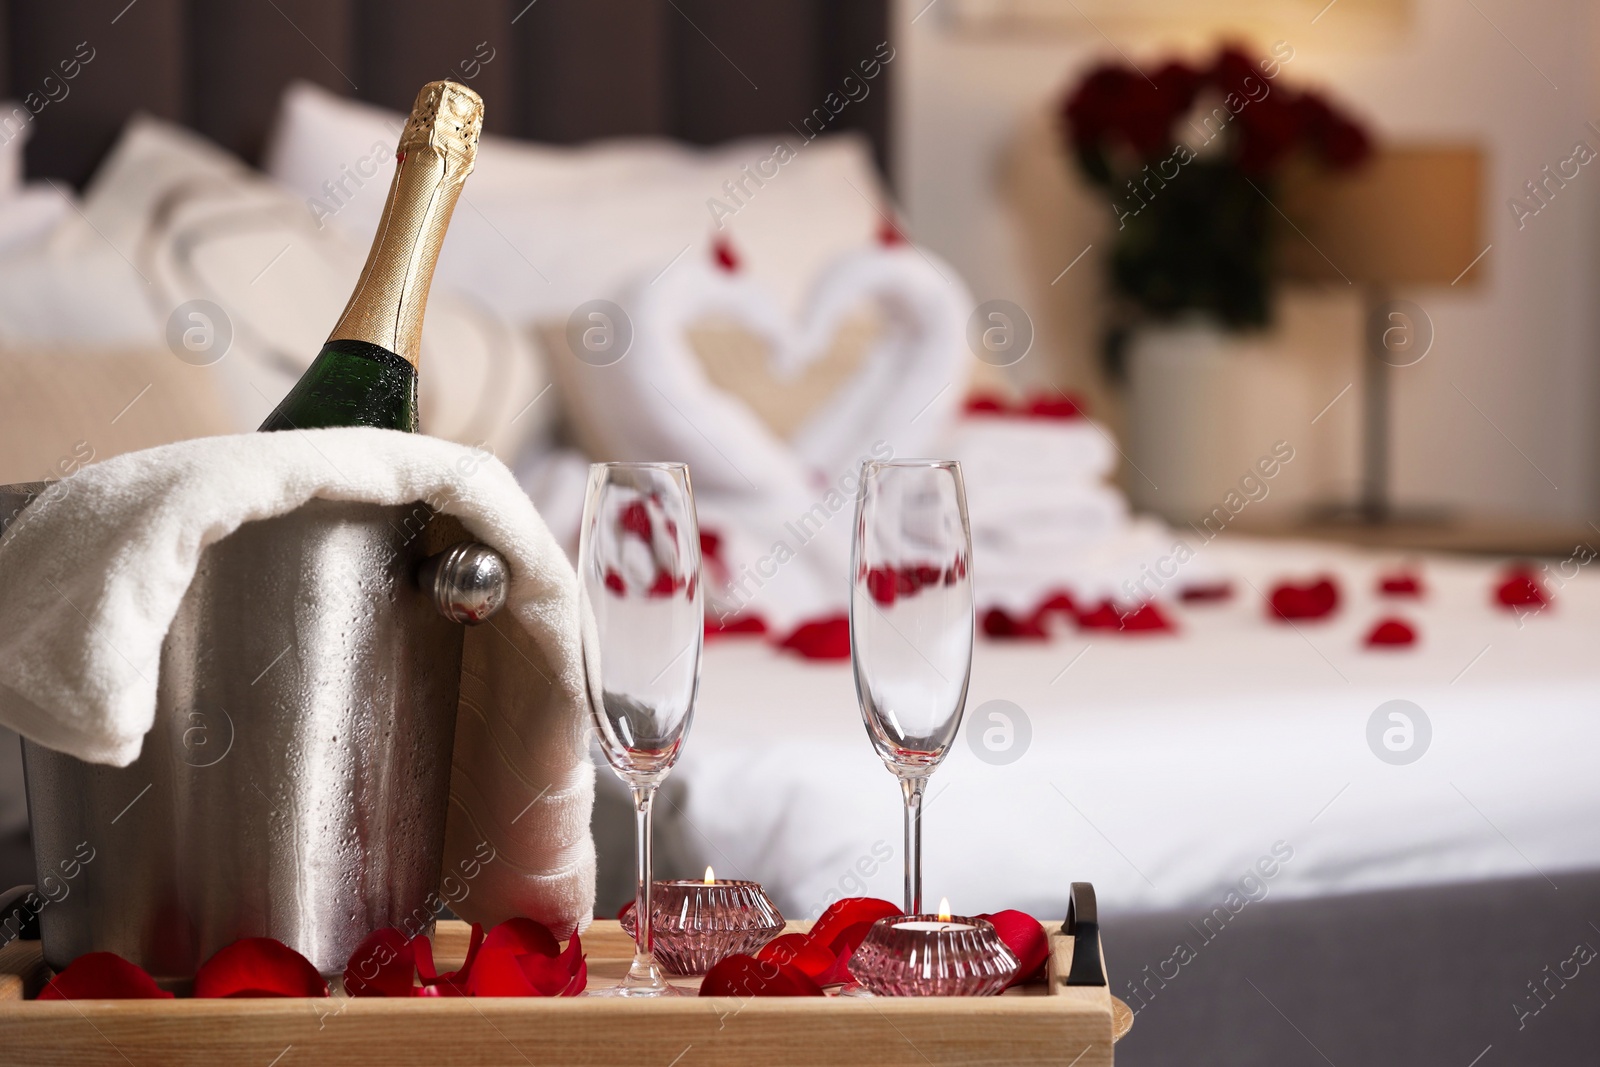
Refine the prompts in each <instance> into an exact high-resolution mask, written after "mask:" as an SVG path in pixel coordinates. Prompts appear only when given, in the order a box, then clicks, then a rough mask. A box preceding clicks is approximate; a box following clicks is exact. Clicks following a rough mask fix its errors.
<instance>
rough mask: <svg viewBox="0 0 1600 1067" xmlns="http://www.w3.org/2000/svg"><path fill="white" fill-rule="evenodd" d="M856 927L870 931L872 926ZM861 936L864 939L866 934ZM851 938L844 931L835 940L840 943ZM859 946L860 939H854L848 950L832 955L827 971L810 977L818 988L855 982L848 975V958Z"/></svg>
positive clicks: (850, 935) (860, 924)
mask: <svg viewBox="0 0 1600 1067" xmlns="http://www.w3.org/2000/svg"><path fill="white" fill-rule="evenodd" d="M856 926H863V927H866V928H868V929H871V927H872V924H871V923H857V924H856ZM855 928H856V927H855V926H852V927H851V928H850V929H851V930H854V929H855ZM861 936H862V937H865V936H866V934H865V933H863V934H862V935H861ZM853 937H854V935H853V934H851V933H850V932H849V931H846V932H845V933H843V934H840V935H839V937H838V938H837V939H836V940H838V941H840V942H848V941H850V940H851V939H852V938H853ZM860 944H861V941H860V939H859V938H856V939H855V944H853V945H850V946H849V947H848V948H844V949H840V950H839V951H838V952H836V953H834V956H833V962H832V963H831V964H829V965H828V967H827V969H826V970H824V971H822V972H821V973H820V974H814V975H812V977H813V978H815V979H816V982H817V984H818V985H820V986H830V985H845V984H846V983H849V982H853V981H855V976H854V975H853V974H851V973H850V957H851V956H854V955H855V954H856V949H857V948H858V947H859V946H860Z"/></svg>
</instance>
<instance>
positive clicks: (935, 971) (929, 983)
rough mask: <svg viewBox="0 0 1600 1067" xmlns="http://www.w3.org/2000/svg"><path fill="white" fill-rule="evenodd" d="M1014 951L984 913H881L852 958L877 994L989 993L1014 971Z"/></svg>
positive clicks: (945, 905) (946, 906)
mask: <svg viewBox="0 0 1600 1067" xmlns="http://www.w3.org/2000/svg"><path fill="white" fill-rule="evenodd" d="M1017 966H1018V963H1017V958H1016V956H1014V955H1012V953H1011V950H1010V949H1008V948H1006V946H1005V943H1004V942H1003V941H1001V940H1000V935H999V934H997V933H996V932H995V929H994V926H993V925H991V924H990V923H988V922H986V921H985V920H983V919H969V918H967V917H965V916H953V915H951V914H950V901H949V900H948V899H944V900H941V901H939V911H938V913H937V914H935V915H905V916H901V917H899V918H888V919H879V920H878V921H877V922H875V923H873V924H872V928H871V929H870V930H868V931H867V936H866V938H865V939H864V940H863V941H862V942H861V947H860V948H858V949H856V951H855V955H854V956H852V957H851V958H850V973H851V974H852V975H854V976H855V978H856V981H858V982H860V983H861V985H862V987H863V988H865V989H866V990H868V991H869V992H871V993H873V994H875V995H877V996H892V997H926V996H991V995H993V994H995V993H998V992H1000V991H1001V990H1003V989H1004V988H1005V987H1006V983H1007V982H1009V981H1010V979H1011V976H1012V975H1013V974H1015V973H1016V969H1017Z"/></svg>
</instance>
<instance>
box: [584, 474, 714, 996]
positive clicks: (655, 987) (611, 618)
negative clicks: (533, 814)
mask: <svg viewBox="0 0 1600 1067" xmlns="http://www.w3.org/2000/svg"><path fill="white" fill-rule="evenodd" d="M701 597H702V589H701V584H700V533H699V525H698V523H697V522H696V521H695V510H694V491H693V490H692V489H691V488H690V486H689V468H688V467H687V466H686V465H685V464H682V463H596V464H594V465H593V466H591V467H590V468H589V486H588V491H587V494H586V495H585V497H584V502H583V527H582V533H581V535H580V538H579V543H578V610H579V624H580V627H581V638H582V646H583V669H584V679H585V683H586V686H587V689H588V695H589V706H590V710H591V711H592V713H593V715H594V723H595V728H596V730H597V731H598V732H599V735H600V747H601V749H602V750H603V751H604V752H605V755H606V760H607V761H608V762H609V763H610V764H611V767H612V769H613V770H615V771H616V772H617V776H618V777H620V778H621V779H622V780H623V781H624V782H625V783H627V785H628V788H629V790H630V792H631V793H632V794H633V807H634V813H635V831H636V834H637V840H636V842H635V845H636V849H635V856H636V859H637V861H638V864H637V874H638V885H637V889H636V892H635V894H634V917H635V933H634V957H633V965H632V966H631V967H630V968H629V970H628V974H627V977H625V978H624V979H623V980H622V983H621V984H620V985H617V986H615V987H613V988H611V989H604V990H599V991H597V992H596V993H595V994H594V995H597V996H625V997H644V996H663V995H672V994H675V993H676V992H677V989H676V988H675V987H674V986H671V985H669V984H668V983H667V980H666V977H665V976H664V974H663V973H662V970H661V968H660V966H659V965H657V963H656V960H655V956H654V954H653V952H652V941H653V940H654V923H653V922H651V916H652V914H653V913H652V911H651V908H652V902H651V899H650V898H651V889H652V885H653V879H654V877H655V875H654V871H653V870H652V866H653V864H652V858H651V849H650V843H651V842H650V811H651V807H652V804H653V802H654V800H655V793H656V788H657V787H658V786H659V785H660V784H661V782H662V781H663V780H664V779H665V778H666V776H667V773H668V772H669V771H671V770H672V767H673V764H675V763H676V762H677V760H678V754H679V752H680V751H682V749H683V741H684V738H685V736H686V735H687V734H688V732H689V723H690V720H691V719H692V718H693V717H694V701H695V693H696V691H697V690H698V689H699V686H700V647H701V644H702V642H703V640H704V635H705V615H704V609H703V608H702V606H701Z"/></svg>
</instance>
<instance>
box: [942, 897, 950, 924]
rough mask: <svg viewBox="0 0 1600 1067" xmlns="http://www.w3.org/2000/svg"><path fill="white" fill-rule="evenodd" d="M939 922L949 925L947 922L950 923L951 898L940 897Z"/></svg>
mask: <svg viewBox="0 0 1600 1067" xmlns="http://www.w3.org/2000/svg"><path fill="white" fill-rule="evenodd" d="M939 921H940V922H942V923H947V922H949V921H950V898H949V897H940V898H939Z"/></svg>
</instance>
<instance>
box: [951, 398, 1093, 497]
mask: <svg viewBox="0 0 1600 1067" xmlns="http://www.w3.org/2000/svg"><path fill="white" fill-rule="evenodd" d="M950 454H951V455H952V456H954V457H955V458H956V459H959V460H960V461H961V468H962V470H963V472H964V473H965V474H966V477H967V481H968V482H969V483H971V482H985V481H995V482H1007V483H1018V482H1028V481H1032V480H1044V481H1060V480H1069V481H1073V482H1077V483H1080V484H1081V483H1090V484H1094V483H1098V482H1100V481H1101V480H1102V479H1104V478H1105V477H1106V476H1107V475H1109V474H1110V473H1111V472H1112V471H1113V470H1114V469H1115V468H1116V460H1117V453H1116V446H1115V445H1113V444H1112V442H1111V437H1110V435H1109V434H1108V433H1107V432H1106V430H1105V429H1104V428H1102V427H1101V426H1099V425H1097V424H1096V423H1094V422H1092V421H1090V420H1089V419H1085V418H1078V419H1030V418H1018V417H1005V416H994V415H979V416H973V417H970V418H965V419H962V420H961V422H960V423H959V424H958V425H957V426H956V428H955V430H954V431H953V432H952V433H951V435H950Z"/></svg>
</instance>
